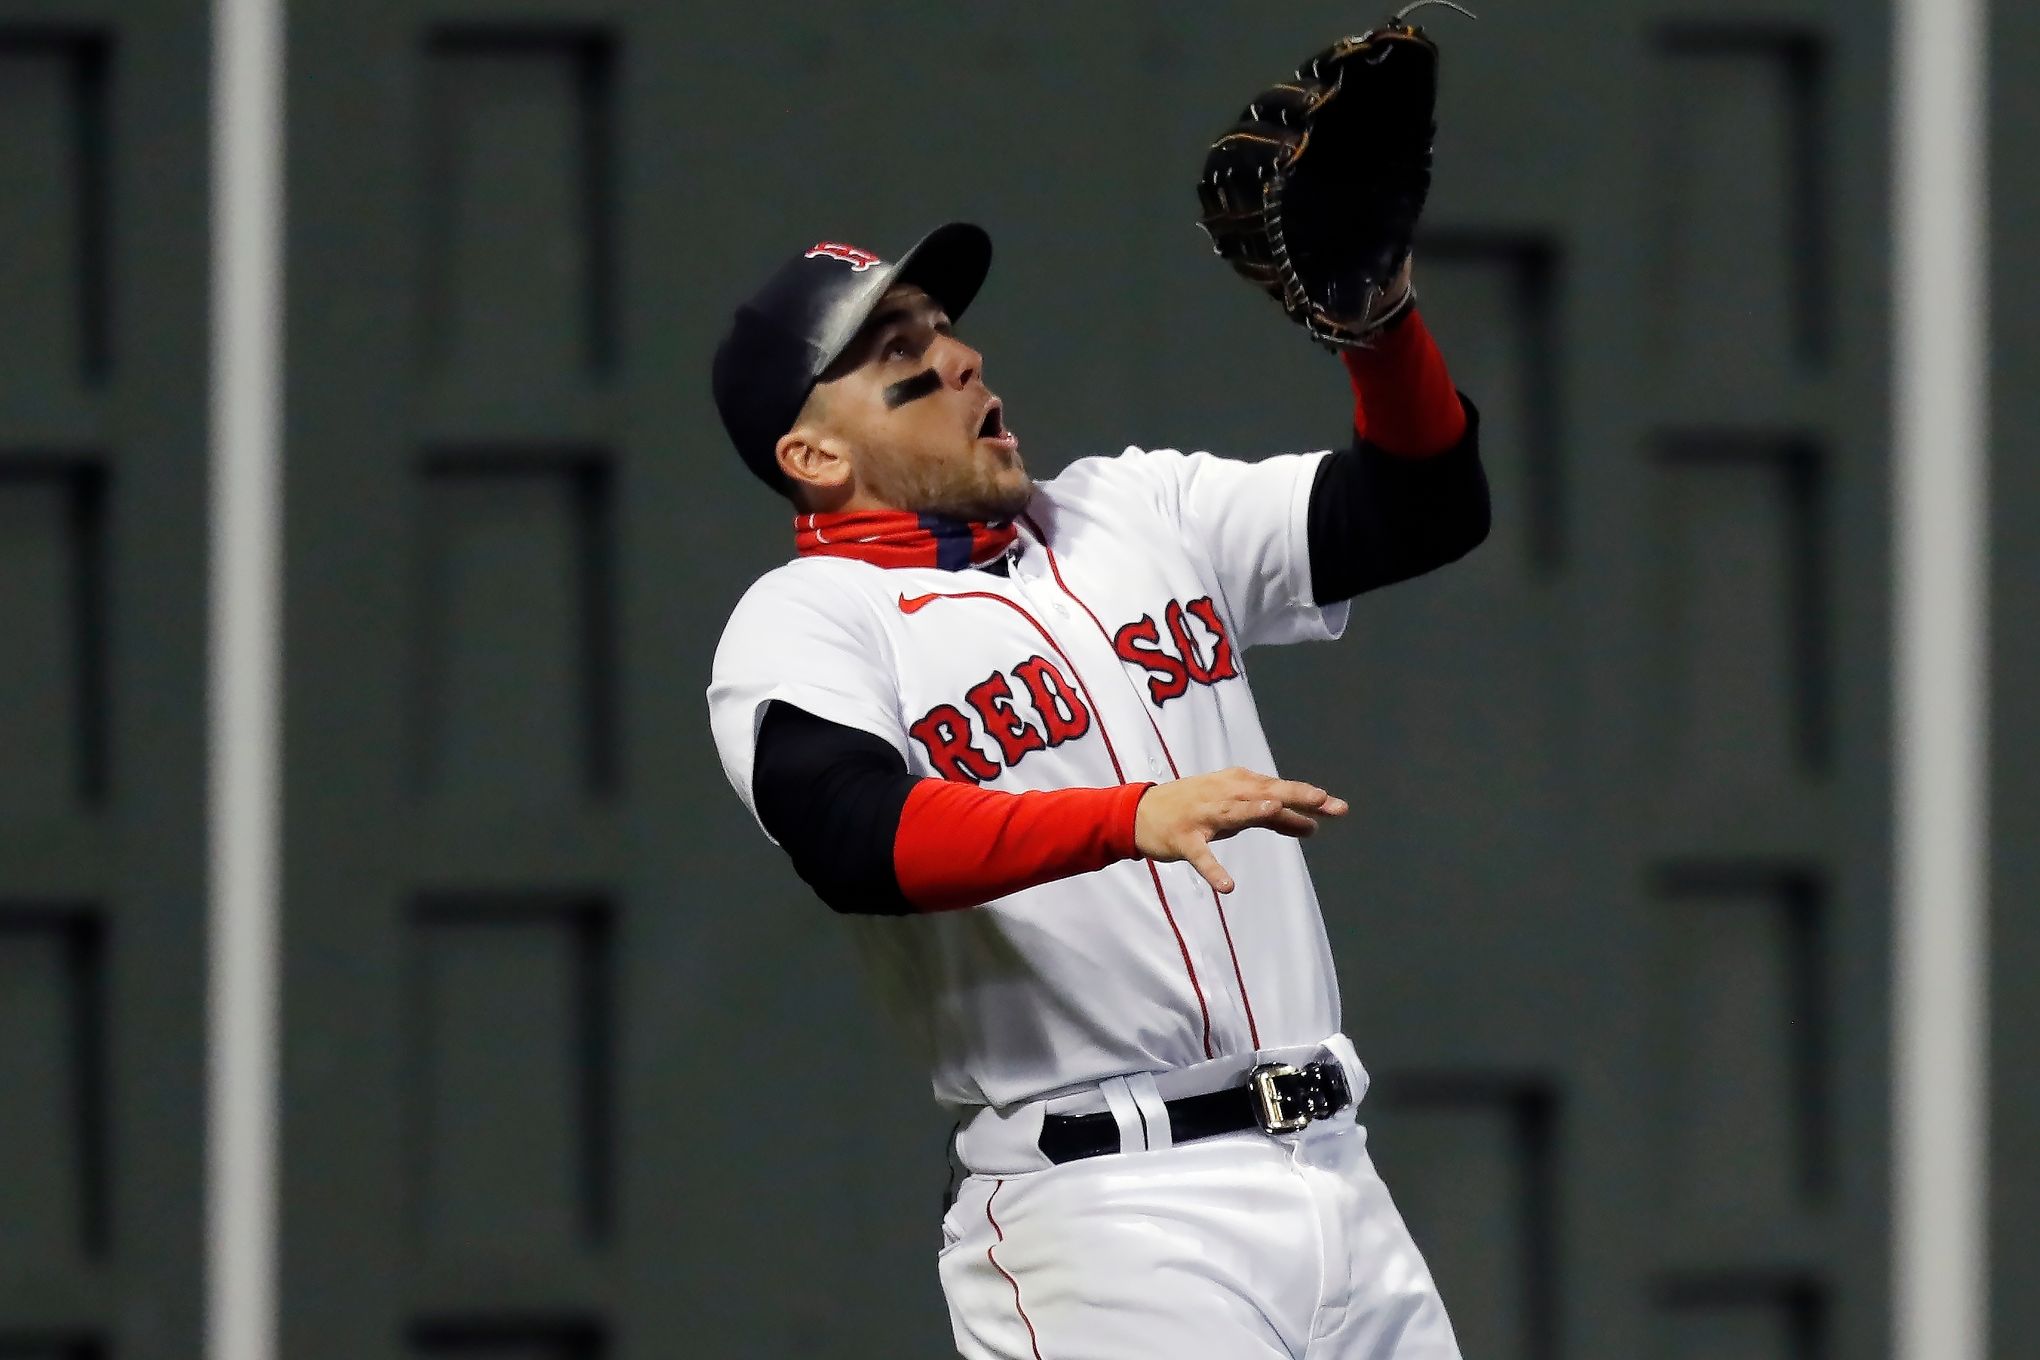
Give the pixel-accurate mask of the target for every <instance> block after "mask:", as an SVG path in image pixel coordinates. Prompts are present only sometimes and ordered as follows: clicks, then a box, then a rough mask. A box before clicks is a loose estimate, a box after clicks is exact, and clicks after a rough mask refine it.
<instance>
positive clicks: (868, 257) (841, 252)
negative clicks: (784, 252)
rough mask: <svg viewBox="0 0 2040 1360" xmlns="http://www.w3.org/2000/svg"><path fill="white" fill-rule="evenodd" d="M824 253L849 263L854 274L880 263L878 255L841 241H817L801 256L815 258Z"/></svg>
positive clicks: (809, 258)
mask: <svg viewBox="0 0 2040 1360" xmlns="http://www.w3.org/2000/svg"><path fill="white" fill-rule="evenodd" d="M824 255H826V256H828V257H829V258H830V259H832V260H841V261H842V262H843V263H845V264H847V265H849V266H850V272H851V273H853V274H862V273H863V272H864V271H865V270H867V269H869V268H871V266H873V265H875V264H877V263H878V256H876V255H874V254H872V253H871V252H870V251H868V250H859V249H858V248H857V247H856V246H846V245H844V244H843V243H842V242H841V241H817V242H815V244H814V246H813V248H812V249H810V250H809V251H808V253H807V254H806V255H804V256H802V257H801V258H802V259H807V260H813V259H817V258H819V257H821V256H824Z"/></svg>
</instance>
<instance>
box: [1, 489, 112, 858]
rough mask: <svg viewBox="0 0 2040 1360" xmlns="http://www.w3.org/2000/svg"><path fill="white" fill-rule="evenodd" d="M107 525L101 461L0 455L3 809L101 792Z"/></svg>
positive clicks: (23, 809)
mask: <svg viewBox="0 0 2040 1360" xmlns="http://www.w3.org/2000/svg"><path fill="white" fill-rule="evenodd" d="M105 529H106V496H105V484H104V477H103V474H102V470H101V469H100V467H99V466H98V465H97V464H95V463H88V462H74V461H66V460H56V459H35V460H29V459H22V458H10V457H8V456H6V455H5V454H4V453H0V637H5V638H7V639H8V645H7V647H6V649H5V651H4V653H0V763H4V766H5V768H6V771H7V778H6V779H4V780H0V816H8V817H11V818H14V819H23V820H26V819H32V818H35V817H36V816H38V815H44V816H46V815H48V814H50V813H52V812H59V811H63V810H77V809H80V808H83V807H88V806H90V805H92V804H95V803H97V802H98V801H99V799H100V797H101V796H102V795H103V793H104V792H105V786H106V721H107V712H106V666H105V659H106V636H105V634H106V627H107V619H106V603H107V602H106V593H105V545H104V539H105Z"/></svg>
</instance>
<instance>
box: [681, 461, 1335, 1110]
mask: <svg viewBox="0 0 2040 1360" xmlns="http://www.w3.org/2000/svg"><path fill="white" fill-rule="evenodd" d="M1324 456H1325V455H1324V454H1322V453H1318V454H1285V455H1280V456H1276V457H1272V458H1268V459H1266V460H1264V461H1262V462H1259V463H1244V462H1237V461H1232V460H1228V459H1223V458H1217V457H1213V456H1211V455H1209V454H1203V453H1198V454H1190V455H1184V454H1181V453H1177V452H1174V451H1171V450H1162V451H1144V450H1141V449H1137V448H1129V449H1128V450H1127V451H1126V452H1125V453H1123V454H1121V455H1120V456H1118V457H1116V458H1087V459H1084V460H1082V461H1079V462H1077V463H1076V464H1074V465H1073V466H1071V467H1070V468H1069V469H1068V470H1067V471H1065V472H1064V473H1063V474H1062V475H1060V476H1058V477H1056V478H1054V479H1053V480H1051V481H1047V482H1044V483H1041V484H1040V485H1039V486H1038V488H1037V493H1036V495H1035V497H1034V499H1033V501H1032V502H1031V503H1030V505H1029V507H1028V509H1027V511H1026V512H1025V514H1024V515H1023V516H1022V517H1021V519H1020V521H1019V524H1018V529H1019V537H1018V539H1017V540H1016V541H1015V543H1014V544H1013V546H1012V547H1011V548H1010V549H1008V551H1007V557H1008V573H1007V575H1005V576H1003V577H1002V576H999V575H995V574H993V573H990V572H986V571H982V570H975V569H966V570H961V571H946V570H942V569H939V568H934V567H926V568H922V567H910V568H885V567H879V566H875V565H872V564H870V563H868V562H862V561H857V560H852V559H847V558H840V557H822V556H816V557H801V558H796V559H795V560H793V561H790V562H787V563H786V564H785V565H783V566H780V567H777V568H775V569H774V570H772V571H770V572H768V573H767V574H766V575H765V576H763V577H762V578H760V579H759V580H758V581H757V582H756V584H754V585H753V586H752V587H751V589H750V590H749V592H747V593H746V594H745V596H744V598H743V600H742V602H741V603H740V604H739V605H738V606H737V609H736V611H735V613H734V614H733V615H732V617H731V619H730V622H729V625H728V627H727V628H726V629H725V631H724V633H723V637H722V641H721V644H720V646H719V647H718V648H717V651H716V657H715V669H714V678H713V682H712V684H711V686H710V689H709V695H708V697H709V708H710V714H711V719H712V723H713V727H714V732H715V739H716V745H717V747H718V749H719V751H720V752H721V756H722V761H723V766H724V769H725V770H726V771H727V772H728V775H729V778H730V782H731V783H732V784H733V785H734V786H735V787H736V790H737V792H738V793H739V794H740V795H741V796H742V797H743V799H744V802H745V804H746V806H748V807H750V808H751V809H752V811H753V813H754V814H755V812H756V803H755V801H754V798H753V793H752V787H751V775H752V763H753V755H754V749H755V744H756V740H757V734H758V729H759V724H760V722H761V721H762V720H763V717H764V713H765V708H766V705H767V704H768V703H770V702H771V701H773V700H780V701H783V702H785V703H787V704H791V705H793V706H795V707H798V708H801V709H805V710H806V711H808V712H809V713H812V714H814V715H815V716H817V717H820V718H825V719H827V720H829V721H831V722H836V723H841V724H844V725H846V726H849V727H853V728H857V729H860V730H862V731H864V732H869V733H871V734H873V735H875V736H878V737H881V738H883V739H884V740H886V741H887V742H889V743H891V745H892V746H893V748H894V749H895V750H897V751H898V752H899V753H900V755H901V756H902V757H904V758H905V760H906V762H907V765H908V766H909V768H910V769H911V770H912V771H913V772H914V773H915V774H917V775H921V776H929V777H937V778H970V779H974V780H976V781H978V782H981V783H982V784H984V785H985V786H986V787H989V788H994V789H1002V790H1009V791H1013V792H1021V791H1025V790H1035V789H1061V788H1072V787H1085V786H1090V787H1097V786H1107V785H1115V784H1122V783H1128V782H1139V781H1154V782H1157V783H1159V782H1164V781H1167V780H1171V779H1174V778H1177V777H1178V776H1181V775H1191V774H1200V773H1205V772H1208V771H1212V770H1219V769H1224V768H1226V767H1228V766H1233V765H1242V766H1245V767H1247V768H1248V769H1252V770H1256V771H1260V772H1264V773H1273V772H1274V768H1275V764H1274V759H1273V757H1272V756H1271V755H1270V753H1269V750H1268V743H1267V739H1266V737H1265V736H1264V735H1263V734H1262V731H1261V721H1260V716H1259V714H1258V713H1257V712H1256V711H1255V707H1254V698H1253V692H1252V689H1251V688H1250V686H1249V683H1248V673H1247V653H1248V651H1249V650H1250V649H1252V648H1254V647H1256V646H1260V645H1264V644H1269V643H1281V642H1302V641H1308V640H1313V639H1329V638H1335V637H1337V636H1338V635H1339V634H1340V633H1341V632H1342V631H1343V630H1344V628H1345V623H1346V613H1347V606H1346V605H1345V604H1336V605H1331V606H1326V607H1323V608H1320V607H1319V606H1318V605H1316V604H1314V603H1313V602H1312V599H1311V576H1310V552H1309V547H1308V542H1307V536H1306V515H1307V511H1308V506H1309V501H1310V490H1311V483H1312V479H1313V476H1314V474H1315V472H1316V469H1317V466H1318V462H1319V460H1320V459H1321V458H1323V457H1324ZM1218 853H1219V856H1220V858H1221V860H1222V861H1223V862H1224V864H1225V866H1226V868H1227V869H1228V870H1229V871H1230V873H1231V874H1232V876H1233V878H1234V880H1235V882H1236V884H1237V886H1236V888H1235V890H1234V891H1233V892H1232V893H1230V894H1228V895H1227V896H1225V897H1220V896H1219V895H1218V894H1216V893H1214V892H1213V891H1212V889H1211V888H1210V886H1209V885H1208V884H1206V883H1205V881H1204V880H1203V878H1202V877H1201V876H1200V875H1199V874H1198V873H1197V871H1196V870H1195V869H1194V868H1192V867H1191V866H1190V865H1188V864H1185V863H1176V864H1156V863H1152V862H1150V861H1147V860H1139V859H1136V860H1132V861H1127V862H1122V863H1118V864H1113V865H1110V866H1108V867H1106V868H1104V869H1102V870H1098V871H1096V872H1093V873H1087V874H1081V875H1078V876H1075V877H1072V878H1065V879H1061V880H1059V881H1056V882H1052V883H1047V884H1043V885H1041V886H1038V887H1034V888H1028V889H1026V890H1024V891H1020V892H1015V893H1012V894H1010V895H1008V896H1005V897H1001V898H998V899H995V900H993V901H990V902H987V903H985V904H984V905H982V906H980V907H977V908H974V909H968V910H961V911H947V912H939V913H930V914H926V915H915V916H901V917H893V916H863V917H853V918H850V919H851V920H852V921H853V929H854V930H855V931H856V932H857V934H858V936H859V938H860V943H861V945H862V946H863V948H864V952H865V954H866V957H867V960H868V962H869V964H870V965H871V966H872V967H873V968H874V969H875V971H876V973H877V976H878V981H879V990H880V991H881V993H882V994H883V995H884V996H885V997H886V998H887V1000H888V1001H889V1002H890V1003H891V1005H892V1006H893V1007H894V1009H895V1010H896V1011H898V1012H899V1013H900V1014H901V1015H902V1016H903V1017H904V1018H905V1019H906V1021H907V1023H908V1025H909V1027H910V1028H911V1030H912V1031H914V1032H915V1034H916V1035H917V1036H918V1037H919V1039H920V1040H921V1042H922V1043H923V1044H924V1045H925V1048H926V1052H927V1055H928V1057H929V1060H930V1061H931V1063H932V1066H933V1078H934V1089H935V1096H936V1098H937V1099H938V1100H939V1101H941V1102H943V1103H945V1104H948V1105H954V1106H982V1105H990V1106H1005V1105H1012V1104H1015V1103H1018V1102H1021V1101H1026V1100H1030V1099H1033V1098H1036V1097H1044V1096H1050V1095H1055V1094H1059V1093H1062V1092H1066V1091H1070V1090H1073V1089H1076V1088H1078V1087H1081V1086H1085V1085H1090V1084H1094V1083H1097V1082H1099V1081H1101V1080H1103V1079H1105V1078H1108V1077H1112V1076H1116V1075H1121V1074H1126V1073H1132V1072H1155V1071H1162V1070H1164V1069H1171V1068H1180V1067H1185V1066H1189V1065H1192V1064H1198V1063H1203V1062H1205V1061H1206V1060H1208V1059H1212V1058H1222V1057H1227V1056H1232V1055H1250V1054H1252V1053H1254V1052H1255V1051H1257V1050H1268V1049H1280V1048H1291V1047H1295V1046H1299V1045H1314V1044H1318V1043H1320V1042H1321V1041H1323V1040H1324V1039H1325V1037H1326V1036H1327V1035H1331V1034H1334V1033H1336V1032H1337V1031H1338V1029H1339V1024H1340V1018H1339V998H1338V988H1337V984H1336V979H1335V977H1334V973H1333V967H1332V959H1331V953H1330V949H1329V947H1328V945H1327V941H1326V938H1325V932H1324V924H1323V921H1322V919H1321V918H1320V916H1319V913H1318V905H1317V895H1316V893H1315V892H1314V891H1313V889H1312V886H1311V880H1310V875H1309V872H1308V871H1307V869H1306V867H1305V864H1304V858H1303V850H1302V847H1301V846H1300V845H1299V844H1298V843H1297V842H1296V841H1295V840H1292V839H1290V838H1289V837H1286V836H1283V835H1280V834H1278V833H1276V832H1273V831H1267V830H1251V831H1247V832H1244V833H1242V834H1240V835H1238V836H1236V837H1234V838H1232V839H1230V840H1227V841H1225V842H1223V843H1222V844H1221V845H1220V846H1219V847H1218Z"/></svg>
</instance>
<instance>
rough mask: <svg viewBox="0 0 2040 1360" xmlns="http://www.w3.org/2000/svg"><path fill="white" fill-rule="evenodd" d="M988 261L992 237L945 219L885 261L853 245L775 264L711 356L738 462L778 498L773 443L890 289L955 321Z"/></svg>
mask: <svg viewBox="0 0 2040 1360" xmlns="http://www.w3.org/2000/svg"><path fill="white" fill-rule="evenodd" d="M991 264H992V238H991V237H990V236H988V235H986V234H985V231H984V229H983V228H982V227H977V226H973V225H971V224H970V223H968V222H950V223H947V224H945V225H943V226H939V227H937V228H935V230H933V231H931V232H929V233H928V234H927V235H926V236H923V237H922V238H921V239H920V240H919V241H917V242H915V244H914V247H913V248H912V249H911V250H909V251H908V252H907V253H906V254H904V255H902V256H900V258H899V259H898V261H896V262H894V263H891V264H888V263H886V262H885V261H884V260H881V259H880V258H879V257H878V256H876V255H874V254H872V253H871V252H870V251H868V250H862V249H859V248H858V247H856V246H851V245H844V244H843V243H842V242H840V241H818V242H816V243H815V244H814V245H813V246H811V247H809V248H808V249H807V250H806V251H804V252H802V253H801V254H800V255H798V256H796V257H795V258H794V259H791V260H789V261H787V262H786V263H785V264H783V265H781V266H780V267H779V269H778V271H777V272H775V273H774V274H773V275H772V277H771V278H770V279H768V280H766V282H765V286H764V287H763V288H760V289H759V290H758V291H757V292H755V293H753V294H752V295H751V296H750V298H749V299H748V300H746V301H745V302H744V303H743V304H742V305H740V306H739V307H738V308H737V311H736V315H735V316H733V317H732V318H731V319H730V327H729V330H728V331H727V332H725V333H724V335H723V338H722V343H721V344H719V345H717V346H716V350H715V368H714V381H715V407H716V410H717V411H719V412H720V413H721V414H722V422H723V428H724V429H726V430H728V431H729V434H730V442H731V443H733V444H735V445H736V446H737V454H738V456H740V457H741V458H742V459H743V460H744V465H745V466H746V467H748V468H750V469H751V471H752V472H755V473H756V474H758V477H759V479H760V480H762V481H763V482H764V483H765V484H766V485H767V486H769V487H771V488H772V489H773V490H774V491H777V492H779V493H781V494H782V495H783V494H785V493H786V491H787V490H788V487H787V484H786V476H785V474H784V473H782V472H780V470H779V463H778V459H777V457H776V456H775V454H774V452H773V450H774V449H775V448H776V447H777V445H778V443H779V439H780V436H781V435H784V434H785V433H786V432H787V431H788V430H790V429H792V428H793V422H794V421H795V420H796V419H797V418H799V416H800V408H801V407H802V406H803V405H805V404H806V402H807V399H808V393H810V392H812V391H813V390H814V386H815V382H816V380H817V379H819V378H820V377H821V376H822V374H823V373H824V372H825V371H827V369H828V367H829V365H830V364H833V363H834V362H835V361H836V360H837V359H838V358H840V357H841V356H842V353H843V351H844V350H845V349H847V348H848V347H849V344H850V342H851V340H853V339H855V338H856V335H857V331H858V329H859V328H860V327H862V326H863V325H864V323H865V321H866V320H867V319H869V318H870V316H871V314H872V313H873V312H874V311H876V310H877V309H878V304H879V302H880V300H881V299H883V298H884V297H885V295H886V293H887V291H888V290H890V289H891V288H892V287H893V285H895V284H901V283H911V284H914V285H915V286H916V287H918V288H920V289H921V290H922V291H923V292H925V293H927V294H928V296H929V297H931V298H933V299H935V301H936V302H937V303H938V304H940V306H941V307H942V309H943V310H944V311H946V312H948V313H949V319H950V320H952V321H954V320H955V319H956V318H957V317H959V316H961V315H963V309H964V308H966V307H968V306H970V302H971V299H972V298H974V297H976V296H977V291H978V288H979V286H980V285H982V284H983V283H984V281H985V273H986V271H987V270H989V269H990V268H991Z"/></svg>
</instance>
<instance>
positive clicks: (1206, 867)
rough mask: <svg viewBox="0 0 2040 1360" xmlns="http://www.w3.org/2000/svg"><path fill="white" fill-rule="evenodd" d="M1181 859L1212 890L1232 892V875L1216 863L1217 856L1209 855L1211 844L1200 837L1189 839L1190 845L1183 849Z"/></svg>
mask: <svg viewBox="0 0 2040 1360" xmlns="http://www.w3.org/2000/svg"><path fill="white" fill-rule="evenodd" d="M1183 858H1184V859H1187V860H1189V861H1190V864H1191V867H1193V868H1195V869H1196V870H1197V872H1198V873H1200V874H1203V875H1204V881H1205V882H1206V883H1209V884H1210V885H1211V886H1212V888H1213V890H1215V891H1217V892H1222V893H1229V892H1231V891H1232V890H1233V880H1232V875H1231V874H1229V873H1227V872H1226V871H1225V866H1224V865H1223V864H1220V863H1219V862H1218V856H1217V855H1214V854H1212V853H1211V843H1210V842H1209V841H1207V840H1205V839H1204V838H1203V837H1202V836H1197V837H1193V838H1192V839H1191V841H1190V844H1189V845H1188V846H1187V847H1185V849H1184V854H1183Z"/></svg>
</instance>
